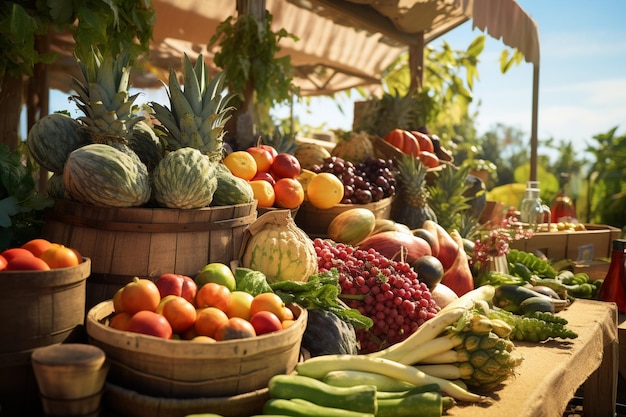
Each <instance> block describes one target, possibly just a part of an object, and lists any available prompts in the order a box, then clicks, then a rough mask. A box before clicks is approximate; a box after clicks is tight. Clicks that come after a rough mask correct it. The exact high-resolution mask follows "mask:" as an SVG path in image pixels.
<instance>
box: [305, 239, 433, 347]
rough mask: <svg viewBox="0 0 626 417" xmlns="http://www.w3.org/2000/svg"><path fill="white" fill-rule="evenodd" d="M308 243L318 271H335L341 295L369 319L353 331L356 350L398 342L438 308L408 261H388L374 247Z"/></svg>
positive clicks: (319, 240) (386, 345) (431, 316)
mask: <svg viewBox="0 0 626 417" xmlns="http://www.w3.org/2000/svg"><path fill="white" fill-rule="evenodd" d="M313 245H314V247H315V251H316V253H317V261H318V267H319V270H320V272H328V271H329V270H330V269H331V268H336V269H337V270H338V272H339V284H340V286H341V295H340V298H341V299H342V300H343V301H344V302H345V303H346V304H347V305H348V307H350V308H354V309H357V310H359V312H360V313H361V314H363V315H364V316H366V317H369V318H371V319H372V321H373V322H374V325H373V326H372V327H371V328H370V329H367V330H366V329H357V331H356V334H357V338H358V340H359V343H360V350H359V353H371V352H377V351H379V350H382V349H384V348H386V347H388V346H390V345H393V344H395V343H398V342H401V341H403V340H404V339H406V338H407V337H408V336H409V335H411V334H412V333H413V332H415V330H417V328H419V327H420V326H421V325H422V324H424V323H425V322H426V321H427V320H429V319H431V318H433V317H434V316H435V315H436V314H437V312H438V311H439V307H438V306H437V304H436V303H435V301H434V300H433V299H432V296H431V293H430V291H429V290H428V287H427V286H426V284H424V283H422V282H420V281H419V280H418V279H417V273H415V271H414V270H413V269H412V268H411V266H410V265H409V264H407V263H405V262H396V261H393V260H390V259H388V258H386V257H384V256H383V255H381V254H380V253H378V252H377V251H375V250H373V249H370V250H367V251H366V250H362V249H358V248H355V247H353V246H350V245H346V244H343V243H335V242H332V241H329V240H323V239H319V238H318V239H315V240H314V241H313Z"/></svg>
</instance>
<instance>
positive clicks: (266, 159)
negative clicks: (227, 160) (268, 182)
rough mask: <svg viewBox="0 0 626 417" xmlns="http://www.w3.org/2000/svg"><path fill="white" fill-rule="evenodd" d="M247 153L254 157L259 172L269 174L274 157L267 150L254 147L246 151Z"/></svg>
mask: <svg viewBox="0 0 626 417" xmlns="http://www.w3.org/2000/svg"><path fill="white" fill-rule="evenodd" d="M246 152H248V153H249V154H250V155H252V157H253V158H254V160H255V161H256V170H257V172H267V171H269V170H270V167H271V166H272V162H273V161H274V156H273V155H272V154H271V153H270V152H269V151H268V150H267V149H263V148H261V147H260V146H253V147H250V148H248V149H246Z"/></svg>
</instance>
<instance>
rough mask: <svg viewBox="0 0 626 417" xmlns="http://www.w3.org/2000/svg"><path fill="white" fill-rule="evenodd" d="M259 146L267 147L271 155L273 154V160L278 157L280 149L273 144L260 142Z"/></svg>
mask: <svg viewBox="0 0 626 417" xmlns="http://www.w3.org/2000/svg"><path fill="white" fill-rule="evenodd" d="M257 147H258V148H262V149H265V150H266V151H268V152H269V153H270V155H272V161H273V160H274V158H276V155H278V151H277V150H276V148H275V147H273V146H272V145H263V144H259V145H258V146H257Z"/></svg>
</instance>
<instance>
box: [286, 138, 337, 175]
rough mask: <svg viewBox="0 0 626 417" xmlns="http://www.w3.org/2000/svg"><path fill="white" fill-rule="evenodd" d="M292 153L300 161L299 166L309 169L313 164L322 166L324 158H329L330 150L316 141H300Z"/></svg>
mask: <svg viewBox="0 0 626 417" xmlns="http://www.w3.org/2000/svg"><path fill="white" fill-rule="evenodd" d="M293 154H294V156H295V157H296V158H297V159H298V161H299V162H300V167H301V168H303V169H309V170H310V169H312V168H313V167H314V166H315V165H319V166H322V165H323V164H324V159H326V158H330V152H328V150H327V149H326V148H324V147H323V146H322V145H318V144H316V143H301V144H299V145H298V147H297V148H296V150H295V151H294V153H293Z"/></svg>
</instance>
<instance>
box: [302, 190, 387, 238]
mask: <svg viewBox="0 0 626 417" xmlns="http://www.w3.org/2000/svg"><path fill="white" fill-rule="evenodd" d="M392 202H393V197H388V198H383V199H382V200H380V201H377V202H375V203H369V204H337V205H335V206H334V207H331V208H329V209H319V208H317V207H314V206H313V205H311V204H310V203H308V202H306V201H305V202H304V203H302V205H301V206H300V209H299V210H298V214H297V215H296V219H295V220H296V224H297V225H298V227H300V228H301V229H302V230H304V231H305V232H306V233H307V234H308V235H309V236H311V237H321V238H326V237H327V235H328V225H329V224H330V222H332V221H333V219H334V218H335V217H337V215H338V214H340V213H343V212H344V211H347V210H350V209H353V208H357V207H358V208H366V209H368V210H371V211H372V213H374V216H375V217H376V218H377V219H389V218H390V216H391V203H392Z"/></svg>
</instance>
